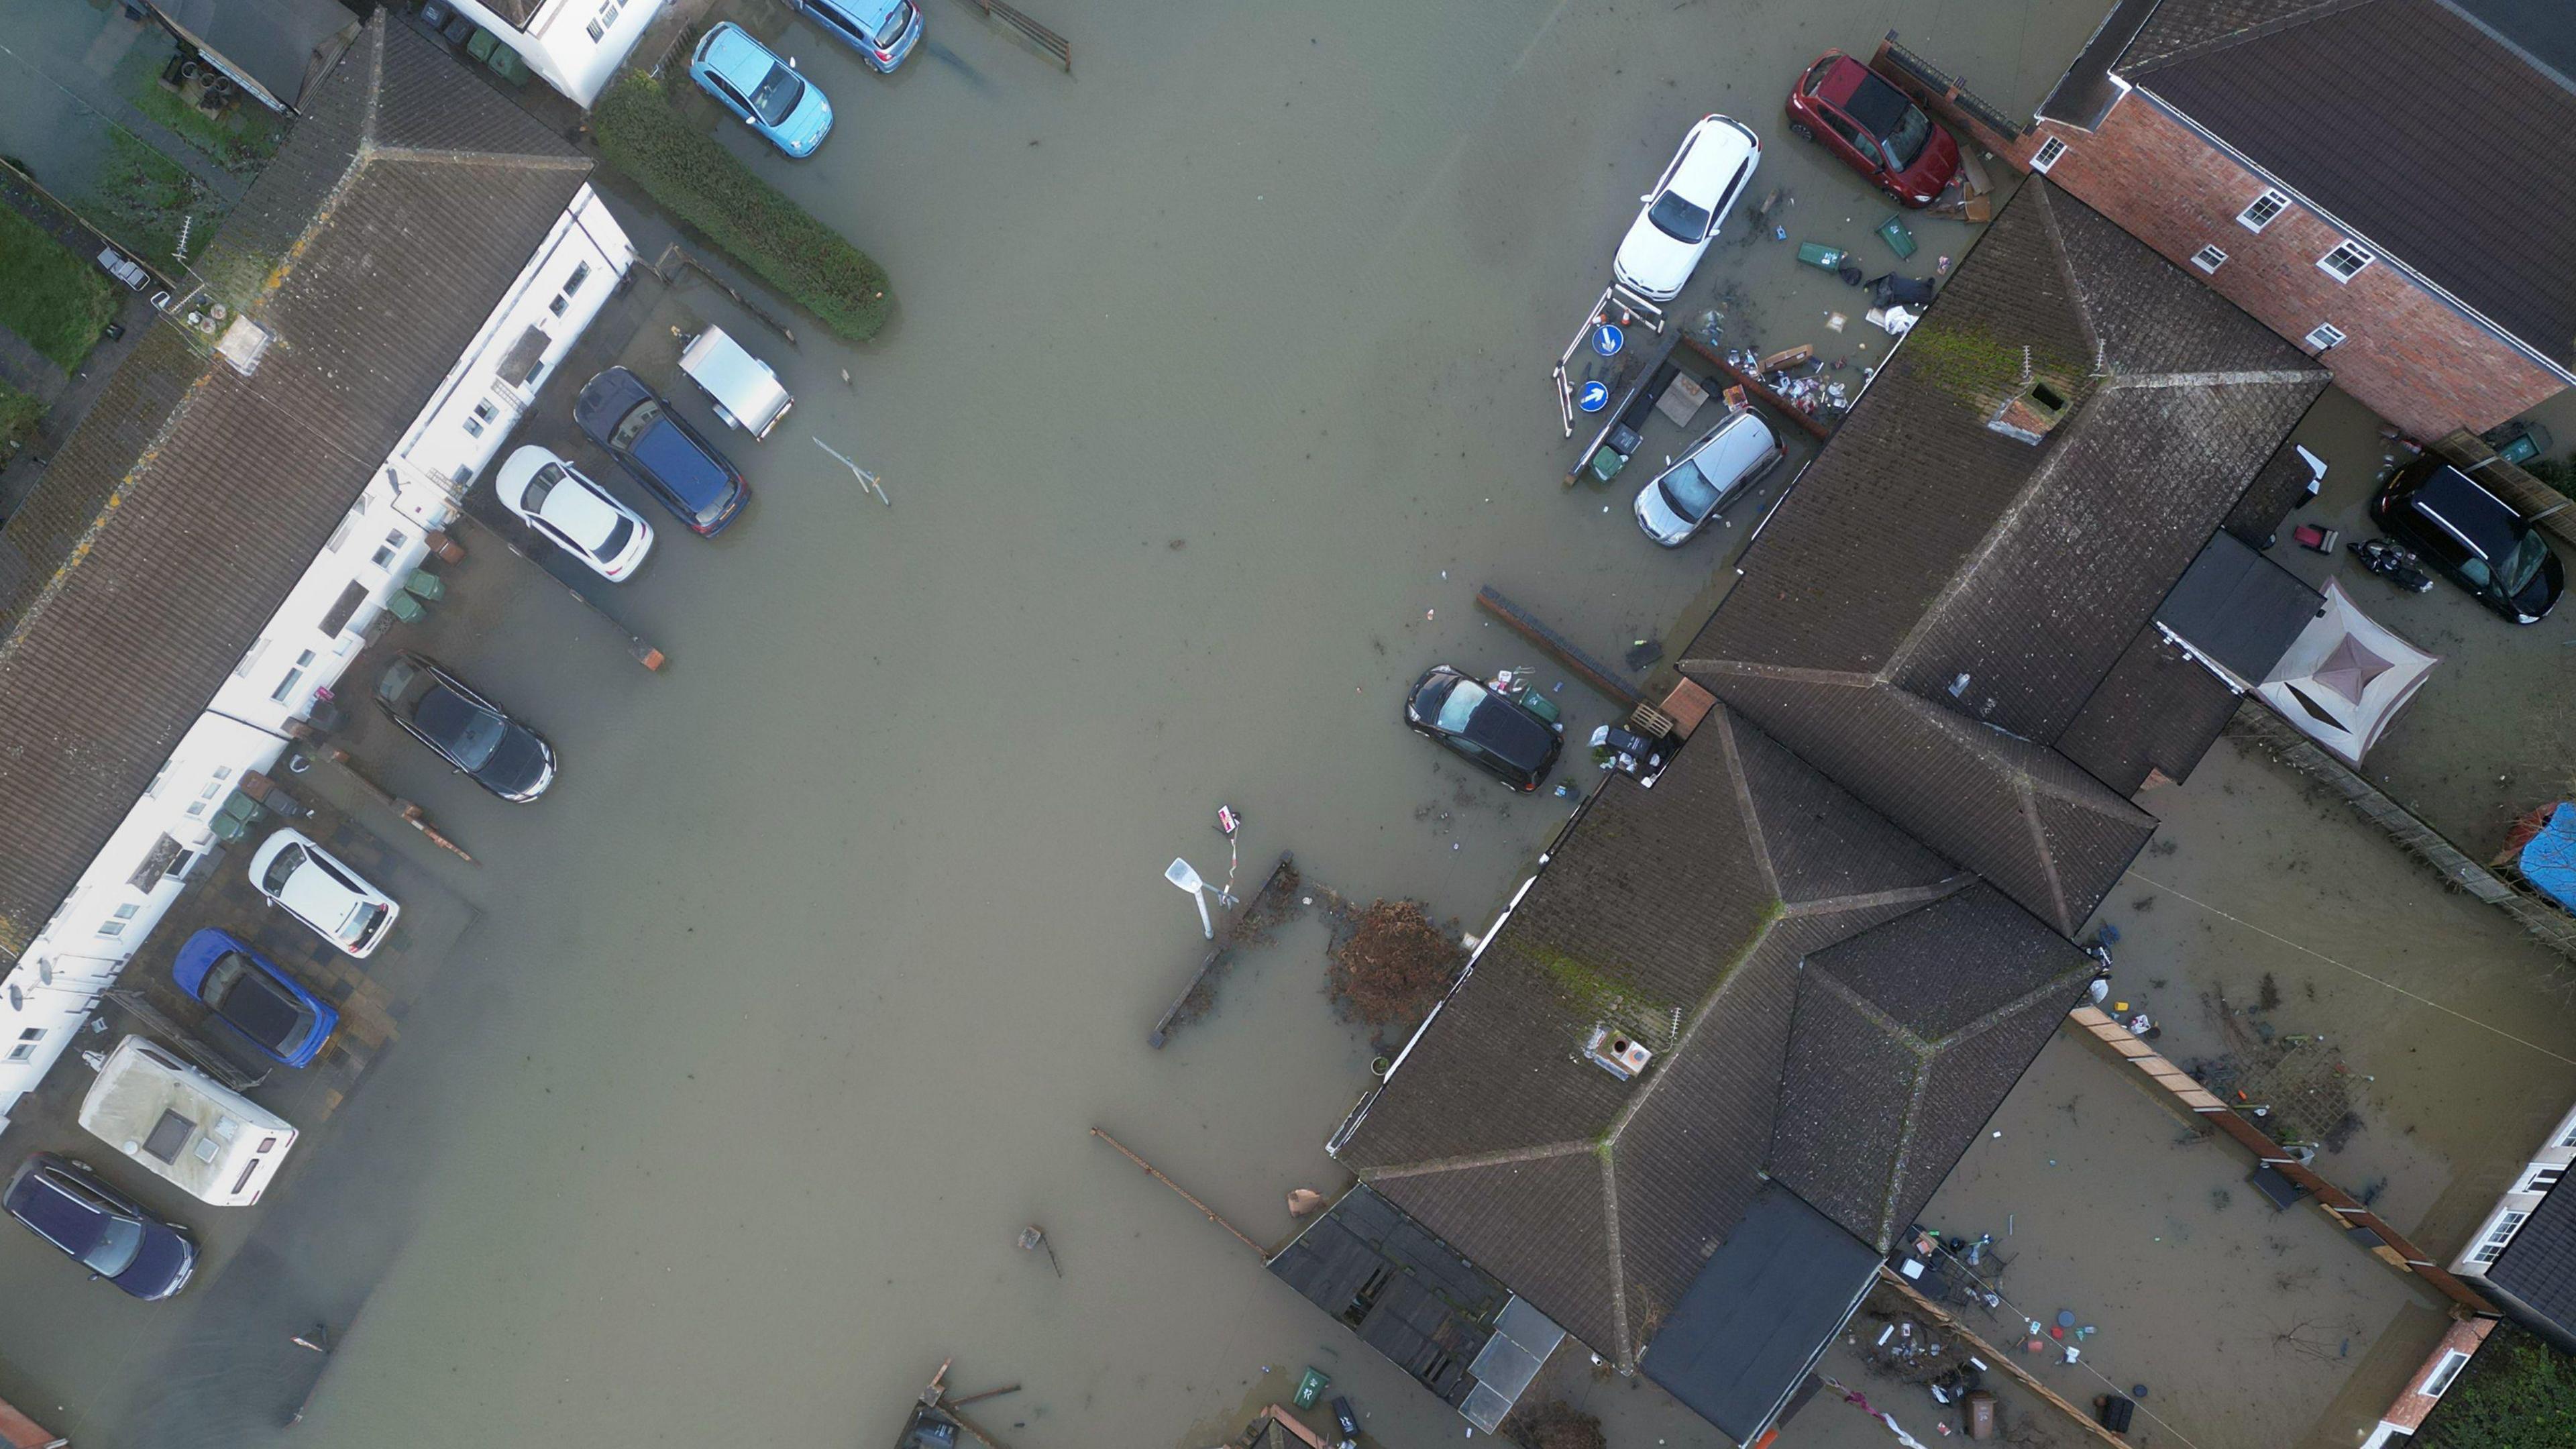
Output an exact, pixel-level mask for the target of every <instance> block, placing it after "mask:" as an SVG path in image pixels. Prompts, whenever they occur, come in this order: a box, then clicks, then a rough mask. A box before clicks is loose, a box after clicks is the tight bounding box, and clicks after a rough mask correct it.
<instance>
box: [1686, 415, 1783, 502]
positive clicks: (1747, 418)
mask: <svg viewBox="0 0 2576 1449" xmlns="http://www.w3.org/2000/svg"><path fill="white" fill-rule="evenodd" d="M1779 446H1780V440H1779V439H1778V438H1776V437H1774V436H1773V435H1772V432H1771V425H1770V424H1768V423H1766V422H1764V421H1762V417H1761V415H1760V414H1759V413H1756V412H1754V411H1752V410H1751V409H1749V408H1748V409H1746V410H1745V411H1743V412H1740V413H1737V414H1736V415H1735V416H1734V417H1732V418H1729V419H1728V420H1727V421H1725V422H1723V423H1720V424H1719V425H1718V426H1717V430H1716V431H1715V432H1713V433H1711V434H1709V436H1708V437H1707V438H1706V439H1704V440H1703V441H1702V442H1701V444H1700V446H1698V447H1696V448H1693V449H1692V450H1691V451H1690V455H1689V457H1688V458H1687V459H1685V461H1687V462H1690V463H1693V464H1696V465H1697V466H1698V468H1699V473H1700V476H1701V477H1703V478H1706V479H1707V480H1708V481H1709V482H1711V483H1714V484H1717V485H1719V486H1721V487H1723V486H1725V485H1727V484H1731V483H1733V482H1735V481H1736V480H1737V479H1739V478H1741V477H1743V476H1744V470H1745V469H1747V468H1750V467H1752V466H1753V465H1754V464H1755V463H1758V462H1760V461H1761V460H1762V455H1763V454H1765V453H1768V452H1770V451H1771V450H1772V449H1774V448H1777V447H1779Z"/></svg>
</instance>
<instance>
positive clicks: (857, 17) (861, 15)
mask: <svg viewBox="0 0 2576 1449" xmlns="http://www.w3.org/2000/svg"><path fill="white" fill-rule="evenodd" d="M805 3H806V4H808V5H811V6H812V7H814V8H815V9H817V10H829V11H831V12H832V13H834V14H836V15H840V16H844V17H846V18H847V19H848V20H849V21H850V22H851V23H852V24H854V25H857V26H858V27H859V28H861V29H863V30H865V31H867V32H868V33H869V34H870V35H874V34H876V32H877V29H878V27H880V26H882V25H884V24H885V23H886V17H887V16H889V15H892V14H893V13H894V12H895V11H896V9H897V8H898V7H900V6H901V5H902V4H903V0H805Z"/></svg>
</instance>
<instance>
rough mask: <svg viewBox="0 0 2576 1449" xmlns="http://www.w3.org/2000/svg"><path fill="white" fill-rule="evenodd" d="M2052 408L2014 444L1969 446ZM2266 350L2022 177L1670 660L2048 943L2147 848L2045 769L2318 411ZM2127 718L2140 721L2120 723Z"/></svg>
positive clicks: (2189, 283)
mask: <svg viewBox="0 0 2576 1449" xmlns="http://www.w3.org/2000/svg"><path fill="white" fill-rule="evenodd" d="M2016 375H2018V376H2019V377H2020V378H2025V379H2026V378H2032V377H2037V378H2042V379H2051V380H2055V381H2056V382H2057V384H2058V385H2060V386H2062V387H2064V388H2065V389H2066V390H2067V391H2068V392H2069V393H2070V394H2072V398H2071V406H2070V407H2069V409H2068V411H2067V412H2066V414H2065V416H2064V418H2063V420H2062V421H2060V422H2059V423H2058V424H2057V425H2056V426H2055V428H2054V429H2052V430H2051V431H2050V432H2049V433H2048V434H2047V436H2046V437H2045V438H2043V440H2042V441H2040V442H2039V443H2037V444H2036V445H2034V444H2030V443H2026V442H2022V441H2019V440H2016V439H2014V438H2010V437H2006V436H2004V435H2002V434H2000V433H1997V432H1995V431H1993V430H1992V429H1990V428H1989V427H1988V426H1987V423H1988V420H1989V419H1990V418H1991V417H1992V416H1993V415H1994V411H1995V409H1996V408H1997V407H1998V406H1999V405H2000V401H1999V400H2000V399H2001V397H2002V396H2004V395H2005V393H2006V392H2008V391H2009V390H2011V389H2013V388H2016V387H2018V386H2019V385H2020V384H2019V383H2018V382H2017V381H2016V380H2015V379H2016ZM2326 382H2327V375H2326V373H2325V372H2324V370H2323V369H2321V368H2318V367H2317V366H2316V365H2315V364H2313V363H2311V362H2310V361H2308V360H2307V359H2306V358H2305V357H2304V356H2302V355H2301V354H2300V353H2299V352H2298V351H2297V350H2296V349H2295V348H2292V347H2291V346H2290V345H2289V344H2287V343H2285V342H2283V341H2282V340H2281V339H2280V338H2278V337H2276V336H2274V335H2273V334H2272V333H2271V332H2270V330H2269V329H2267V328H2265V327H2263V326H2262V325H2261V324H2259V323H2257V322H2255V321H2254V320H2253V319H2252V318H2250V317H2248V316H2246V315H2245V314H2244V313H2243V312H2241V311H2239V310H2238V309H2237V308H2236V307H2235V306H2234V305H2233V304H2231V303H2229V302H2228V301H2227V300H2226V299H2224V298H2222V297H2220V296H2218V295H2217V294H2216V293H2214V292H2211V291H2210V290H2209V289H2207V288H2206V287H2203V286H2200V285H2199V284H2197V283H2196V282H2195V281H2193V280H2192V279H2191V278H2189V277H2187V276H2185V275H2183V274H2182V273H2181V272H2180V271H2179V270H2177V269H2176V268H2174V267H2173V266H2172V265H2171V264H2169V263H2167V262H2166V261H2164V260H2163V259H2162V258H2161V257H2158V256H2157V255H2156V254H2155V253H2153V252H2152V251H2150V250H2148V249H2147V248H2146V247H2145V246H2144V245H2143V244H2141V243H2139V242H2138V241H2136V240H2135V239H2134V238H2132V237H2130V236H2128V235H2127V234H2126V233H2124V232H2122V231H2120V230H2119V229H2118V228H2117V227H2115V226H2113V225H2111V223H2109V222H2108V221H2106V220H2104V219H2103V218H2102V217H2101V216H2099V215H2098V214H2096V213H2095V212H2093V211H2092V210H2091V209H2090V208H2087V207H2085V206H2084V205H2082V204H2081V203H2080V202H2077V201H2075V200H2073V199H2072V198H2070V197H2068V196H2066V195H2065V194H2064V193H2062V192H2058V191H2055V190H2053V189H2051V188H2050V187H2049V186H2048V184H2047V183H2046V182H2045V181H2043V180H2039V179H2036V178H2034V179H2033V180H2032V181H2031V182H2030V183H2029V184H2027V185H2025V186H2024V187H2023V189H2022V191H2021V192H2020V194H2019V195H2018V196H2017V197H2016V198H2015V199H2014V201H2013V202H2012V204H2011V205H2009V206H2007V207H2006V208H2005V209H2004V211H2003V213H2002V215H2000V216H1999V217H1997V219H1996V220H1995V223H1994V224H1993V226H1992V227H1990V228H1989V229H1988V231H1987V233H1986V235H1985V236H1984V237H1982V238H1981V239H1980V240H1979V241H1978V243H1977V245H1976V247H1975V249H1974V250H1973V251H1971V252H1970V253H1969V255H1968V258H1967V260H1966V261H1965V262H1963V263H1962V264H1961V266H1960V267H1959V269H1958V272H1957V275H1956V276H1955V277H1954V278H1953V279H1952V280H1951V282H1950V284H1949V285H1948V286H1947V287H1946V288H1945V289H1944V290H1943V291H1942V293H1941V296H1940V298H1939V300H1938V301H1937V302H1935V303H1934V305H1933V307H1932V309H1931V310H1930V312H1929V313H1927V314H1926V315H1925V317H1924V318H1923V320H1922V322H1921V323H1920V324H1919V325H1918V326H1917V327H1916V328H1915V330H1914V332H1913V334H1912V335H1911V336H1909V337H1908V338H1907V339H1906V342H1905V344H1904V345H1903V346H1901V347H1900V348H1898V350H1897V351H1896V353H1895V355H1894V356H1893V357H1891V358H1890V359H1889V361H1888V363H1887V365H1886V366H1885V368H1884V369H1883V370H1882V371H1881V373H1880V375H1879V376H1878V377H1877V378H1876V379H1874V380H1873V381H1872V383H1871V385H1870V387H1869V389H1868V391H1867V392H1866V393H1865V394H1864V395H1863V397H1862V399H1861V402H1860V405H1859V406H1858V407H1856V408H1855V409H1854V410H1853V412H1852V414H1851V416H1850V417H1849V418H1848V419H1846V420H1845V422H1844V423H1843V425H1842V427H1841V429H1840V430H1839V431H1837V432H1836V434H1835V436H1834V439H1833V442H1832V443H1831V445H1829V446H1828V447H1827V448H1826V449H1825V451H1824V453H1823V454H1822V455H1821V456H1819V457H1818V458H1817V460H1816V462H1815V463H1814V464H1812V465H1811V466H1810V467H1809V468H1808V469H1807V471H1806V473H1805V474H1804V475H1803V476H1802V477H1801V478H1800V479H1799V481H1798V485H1797V488H1796V490H1795V492H1794V493H1793V494H1792V495H1791V498H1790V500H1789V501H1787V502H1786V503H1784V505H1783V506H1782V507H1781V508H1780V510H1779V511H1778V512H1777V513H1776V514H1775V515H1774V516H1773V517H1772V518H1771V520H1770V521H1769V522H1768V524H1767V525H1766V526H1765V528H1764V529H1763V532H1762V536H1761V538H1760V539H1759V540H1758V541H1757V542H1756V544H1755V545H1754V547H1753V548H1752V549H1751V550H1749V551H1748V552H1747V554H1746V555H1745V559H1744V569H1745V577H1744V578H1743V579H1742V580H1740V581H1739V582H1738V583H1737V585H1736V586H1735V588H1734V589H1733V591H1732V592H1730V593H1729V594H1728V596H1727V598H1726V601H1725V603H1724V604H1723V605H1722V606H1721V607H1720V608H1719V610H1718V612H1717V614H1716V616H1715V617H1714V618H1713V619H1712V620H1711V621H1710V622H1709V624H1708V627H1707V628H1706V629H1704V630H1703V631H1702V632H1701V634H1700V636H1699V637H1698V638H1697V639H1695V640H1694V641H1692V643H1691V645H1690V647H1689V648H1688V649H1687V650H1686V651H1685V654H1684V659H1683V664H1682V668H1683V670H1684V672H1685V673H1686V674H1688V675H1689V676H1690V677H1691V678H1693V679H1694V680H1696V681H1698V682H1699V683H1700V684H1701V685H1702V686H1703V687H1705V688H1707V689H1708V690H1709V691H1710V692H1711V693H1714V694H1715V695H1717V696H1718V697H1719V698H1720V699H1722V700H1725V701H1727V702H1728V703H1730V704H1732V705H1734V706H1735V707H1736V708H1738V709H1740V710H1742V711H1744V712H1745V713H1746V714H1748V715H1750V716H1752V717H1753V718H1754V719H1755V720H1756V721H1758V722H1759V723H1760V724H1761V725H1762V727H1763V728H1764V729H1765V730H1767V731H1769V732H1770V733H1771V734H1773V735H1774V736H1776V737H1777V738H1779V739H1780V740H1781V741H1782V742H1783V743H1785V744H1787V745H1788V746H1789V747H1790V748H1791V749H1793V750H1795V751H1797V752H1798V753H1799V754H1800V755H1802V756H1803V757H1805V758H1806V759H1807V760H1808V761H1809V762H1810V763H1813V764H1815V765H1816V766H1818V767H1819V768H1820V769H1822V770H1823V771H1824V773H1825V774H1827V775H1828V776H1830V777H1832V778H1833V779H1834V780H1836V781H1838V782H1840V783H1841V784H1843V785H1844V786H1846V787H1848V788H1849V789H1850V790H1852V792H1853V793H1854V794H1856V795H1858V796H1859V797H1860V798H1861V799H1862V800H1865V801H1867V802H1868V803H1869V804H1871V805H1872V806H1873V807H1875V808H1876V809H1878V810H1880V811H1882V812H1883V813H1885V814H1886V815H1887V816H1888V817H1889V818H1891V819H1893V820H1894V821H1896V823H1898V824H1899V825H1901V826H1903V827H1904V828H1905V829H1906V830H1907V831H1908V832H1910V833H1911V834H1913V835H1914V836H1916V837H1917V838H1919V839H1921V840H1923V841H1924V842H1925V843H1926V844H1929V845H1931V846H1933V847H1934V848H1936V849H1938V850H1940V851H1942V852H1944V853H1945V854H1947V855H1949V856H1950V857H1951V858H1952V859H1954V860H1957V861H1959V862H1960V863H1962V864H1964V865H1966V866H1968V867H1970V868H1971V869H1973V870H1975V871H1977V872H1978V873H1979V874H1980V875H1983V876H1985V877H1986V878H1987V879H1988V880H1990V881H1992V882H1993V883H1994V884H1995V885H1996V886H1997V887H1998V888H1999V889H2001V890H2003V891H2004V892H2005V893H2006V894H2008V895H2010V896H2012V898H2013V899H2014V900H2016V901H2019V902H2020V903H2021V904H2022V905H2023V906H2024V907H2026V908H2027V909H2029V910H2030V911H2032V912H2033V913H2034V914H2037V915H2039V916H2040V917H2041V918H2043V919H2045V920H2047V921H2049V922H2050V923H2051V924H2053V925H2055V926H2056V927H2057V928H2058V929H2059V930H2060V931H2063V932H2066V933H2069V934H2072V933H2073V932H2074V931H2075V930H2076V929H2078V928H2079V927H2080V925H2081V923H2082V922H2083V920H2084V918H2085V916H2086V915H2088V914H2089V913H2090V912H2091V911H2092V909H2093V907H2094V906H2095V905H2096V904H2098V903H2099V902H2100V900H2101V898H2102V895H2103V894H2104V893H2105V892H2106V891H2108V890H2109V888H2110V886H2111V883H2112V882H2113V881H2114V880H2116V879H2117V878H2118V876H2119V874H2120V872H2121V871H2122V870H2123V869H2125V868H2126V867H2127V864H2128V862H2129V860H2130V858H2131V857H2132V856H2133V855H2134V854H2135V853H2136V851H2137V849H2138V847H2139V846H2141V845H2143V844H2144V843H2145V840H2146V837H2147V834H2148V833H2149V832H2150V831H2152V829H2153V828H2154V822H2153V820H2152V819H2150V818H2149V817H2148V816H2146V815H2145V814H2144V812H2141V811H2139V810H2137V809H2136V808H2135V807H2134V806H2132V805H2130V804H2129V803H2128V802H2127V801H2126V800H2125V799H2124V798H2122V797H2121V796H2120V795H2119V794H2118V793H2115V792H2114V791H2113V790H2111V789H2110V788H2108V787H2106V786H2105V785H2103V784H2102V783H2101V782H2100V781H2099V780H2097V779H2095V778H2094V777H2093V776H2092V775H2090V774H2088V773H2087V772H2086V771H2084V770H2083V769H2080V768H2077V767H2076V766H2075V765H2073V764H2072V763H2071V762H2070V761H2068V760H2067V759H2066V758H2065V757H2064V756H2063V755H2061V754H2060V753H2058V752H2057V751H2056V750H2055V749H2053V748H2051V746H2052V745H2054V744H2055V743H2056V742H2057V741H2058V740H2059V739H2060V738H2061V737H2063V736H2065V735H2066V734H2067V733H2068V731H2069V730H2070V729H2071V728H2072V727H2073V726H2075V724H2076V723H2077V722H2078V721H2079V720H2083V721H2084V722H2085V724H2086V729H2087V733H2088V736H2089V737H2099V736H2101V735H2102V734H2103V732H2104V731H2105V728H2106V726H2109V727H2111V730H2112V732H2113V733H2117V732H2118V731H2119V730H2120V729H2122V728H2126V727H2127V726H2128V725H2129V724H2130V723H2131V722H2127V721H2118V720H2105V719H2104V717H2103V714H2104V710H2105V709H2106V708H2107V707H2108V706H2109V705H2110V704H2111V703H2112V702H2114V701H2116V700H2117V699H2118V698H2119V697H2120V696H2117V695H2115V696H2113V697H2112V698H2111V699H2109V700H2102V699H2097V692H2098V691H2100V690H2101V688H2102V687H2103V686H2104V684H2105V683H2106V682H2107V681H2108V680H2109V679H2110V678H2111V675H2112V671H2113V669H2114V667H2115V666H2116V665H2118V664H2119V663H2120V662H2121V660H2122V658H2123V656H2124V655H2125V654H2126V653H2127V651H2128V650H2129V649H2130V647H2131V644H2132V641H2133V640H2134V639H2135V638H2136V635H2137V631H2138V628H2139V627H2140V626H2141V625H2142V624H2143V623H2145V622H2146V620H2147V618H2148V616H2149V614H2150V613H2151V612H2152V611H2153V609H2154V607H2155V605H2156V603H2157V601H2158V600H2160V599H2161V598H2163V597H2164V594H2165V591H2166V589H2167V588H2169V587H2170V586H2171V585H2172V583H2173V581H2174V579H2175V578H2176V577H2177V576H2179V575H2180V574H2181V573H2182V571H2183V569H2184V568H2185V567H2186V566H2187V565H2188V564H2189V563H2190V561H2191V559H2192V557H2193V556H2194V554H2195V553H2197V552H2198V550H2199V549H2200V547H2201V545H2202V544H2203V543H2204V542H2205V541H2206V540H2207V539H2208V537H2209V535H2210V532H2211V531H2212V530H2213V529H2215V528H2216V527H2217V526H2218V525H2219V523H2220V522H2221V521H2222V520H2224V519H2225V518H2226V517H2227V516H2228V514H2229V512H2230V510H2231V509H2232V508H2233V507H2235V505H2236V504H2237V501H2238V499H2239V497H2240V496H2241V495H2242V494H2243V492H2244V490H2245V486H2246V482H2247V480H2248V479H2249V478H2250V477H2252V476H2253V475H2254V473H2255V472H2256V470H2257V468H2258V467H2259V466H2260V465H2261V464H2262V463H2263V462H2264V460H2265V459H2267V458H2269V457H2271V455H2272V454H2273V453H2274V451H2275V450H2276V449H2277V448H2278V446H2279V443H2280V440H2281V438H2282V437H2283V436H2284V435H2286V434H2287V433H2288V431H2289V429H2290V427H2291V426H2292V425H2293V424H2294V423H2295V422H2296V421H2297V420H2298V418H2299V416H2300V415H2301V414H2302V413H2303V412H2304V411H2305V410H2306V409H2307V406H2308V404H2309V403H2310V402H2312V401H2313V400H2314V399H2315V397H2316V395H2317V394H2318V393H2319V392H2321V391H2323V389H2324V387H2325V385H2326ZM2146 703H2148V702H2145V701H2142V707H2144V706H2145V704H2146Z"/></svg>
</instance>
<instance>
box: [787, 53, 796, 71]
mask: <svg viewBox="0 0 2576 1449" xmlns="http://www.w3.org/2000/svg"><path fill="white" fill-rule="evenodd" d="M787 68H788V69H789V70H794V69H795V68H796V57H794V56H792V55H791V56H789V57H787Z"/></svg>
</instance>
